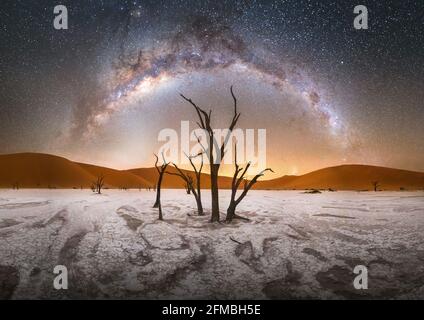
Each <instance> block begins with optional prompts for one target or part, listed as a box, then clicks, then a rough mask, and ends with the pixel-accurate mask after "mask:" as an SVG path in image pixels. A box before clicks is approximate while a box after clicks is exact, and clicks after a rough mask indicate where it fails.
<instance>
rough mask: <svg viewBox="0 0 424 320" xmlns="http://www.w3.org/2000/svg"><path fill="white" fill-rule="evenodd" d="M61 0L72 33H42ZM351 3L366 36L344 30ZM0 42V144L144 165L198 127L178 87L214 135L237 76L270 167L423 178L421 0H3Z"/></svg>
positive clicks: (247, 117)
mask: <svg viewBox="0 0 424 320" xmlns="http://www.w3.org/2000/svg"><path fill="white" fill-rule="evenodd" d="M59 4H62V5H65V6H66V7H67V9H68V14H69V18H68V25H69V29H68V30H56V29H54V27H53V19H54V14H53V8H54V7H55V6H56V5H59ZM358 4H362V5H365V6H367V8H368V11H369V23H368V25H369V29H368V30H356V29H354V27H353V20H354V18H355V14H354V13H353V8H354V7H355V6H356V5H358ZM0 40H1V46H0V124H1V125H0V153H4V154H5V153H15V152H43V153H51V154H56V155H60V156H65V157H67V158H69V159H71V160H74V161H81V162H88V163H94V164H99V165H105V166H109V167H113V168H118V169H126V168H132V167H141V166H152V165H153V163H154V158H153V155H152V154H153V152H156V151H157V150H158V148H159V147H160V146H161V144H163V142H158V139H157V137H158V133H159V132H160V130H162V129H164V128H173V129H175V130H177V131H179V128H180V121H181V120H189V121H191V123H190V129H195V128H196V124H195V121H196V120H197V118H196V114H195V112H194V111H193V109H192V108H191V107H190V105H188V104H187V102H185V101H184V100H183V99H182V98H181V97H180V96H179V94H180V93H183V94H184V95H186V96H187V97H190V98H192V99H193V100H194V101H195V102H196V103H198V104H199V106H201V107H203V108H205V109H206V110H209V109H211V110H212V111H213V113H212V115H213V125H214V127H217V128H225V127H226V126H227V125H228V122H229V121H230V119H231V116H232V99H231V95H230V92H229V87H230V86H231V85H233V86H234V92H235V94H236V96H237V98H238V103H239V111H240V112H241V114H242V115H241V118H240V121H239V124H238V125H239V127H240V128H242V129H247V128H252V129H260V128H265V129H266V130H267V165H268V166H271V167H272V168H273V169H274V170H275V171H276V174H275V176H281V175H284V174H303V173H306V172H309V171H312V170H316V169H320V168H323V167H327V166H332V165H339V164H350V163H361V164H372V165H382V166H388V167H396V168H402V169H409V170H417V171H424V139H423V138H424V105H423V104H424V102H423V101H424V81H423V78H424V2H423V1H421V0H416V1H361V2H358V1H318V0H316V1H308V0H287V1H284V0H278V1H241V0H240V1H237V0H236V1H199V0H194V1H189V0H181V1H179V0H175V1H158V0H154V1H153V0H152V1H146V0H132V1H126V0H96V1H90V0H84V1H79V0H72V1H65V0H61V1H59V0H58V1H44V0H38V1H29V0H25V1H23V0H13V1H11V0H6V1H3V2H2V5H1V7H0ZM225 170H226V169H225V168H224V171H225ZM225 173H226V172H224V174H225Z"/></svg>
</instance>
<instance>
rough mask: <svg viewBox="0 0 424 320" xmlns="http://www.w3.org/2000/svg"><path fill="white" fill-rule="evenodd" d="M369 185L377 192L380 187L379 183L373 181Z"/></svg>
mask: <svg viewBox="0 0 424 320" xmlns="http://www.w3.org/2000/svg"><path fill="white" fill-rule="evenodd" d="M371 184H372V186H373V187H374V191H378V188H379V187H380V182H378V181H373V182H371Z"/></svg>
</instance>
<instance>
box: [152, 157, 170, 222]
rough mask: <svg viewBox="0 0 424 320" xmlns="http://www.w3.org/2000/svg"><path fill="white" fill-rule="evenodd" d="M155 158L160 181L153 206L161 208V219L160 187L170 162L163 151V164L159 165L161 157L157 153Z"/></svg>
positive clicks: (160, 212) (160, 213) (160, 215)
mask: <svg viewBox="0 0 424 320" xmlns="http://www.w3.org/2000/svg"><path fill="white" fill-rule="evenodd" d="M155 158H156V162H155V167H156V170H157V171H158V174H159V177H158V183H157V185H156V201H155V204H154V205H153V208H159V220H163V215H162V205H161V202H160V189H161V185H162V179H163V174H164V173H165V172H166V168H167V167H168V165H169V162H166V161H165V157H164V155H163V153H162V164H161V165H160V166H159V165H158V163H159V158H158V156H157V155H156V154H155Z"/></svg>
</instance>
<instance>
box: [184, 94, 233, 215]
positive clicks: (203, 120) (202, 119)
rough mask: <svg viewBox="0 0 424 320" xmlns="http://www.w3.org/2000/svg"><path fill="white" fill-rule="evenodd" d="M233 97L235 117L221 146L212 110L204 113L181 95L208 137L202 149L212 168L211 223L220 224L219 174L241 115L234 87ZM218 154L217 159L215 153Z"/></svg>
mask: <svg viewBox="0 0 424 320" xmlns="http://www.w3.org/2000/svg"><path fill="white" fill-rule="evenodd" d="M230 92H231V96H232V98H233V101H234V115H233V118H232V120H231V123H230V125H229V127H228V132H227V135H226V137H225V139H224V141H223V142H222V144H221V146H219V142H218V141H217V140H216V138H215V135H214V130H213V128H212V127H211V114H212V110H209V113H207V112H206V111H204V110H203V109H202V108H200V107H198V106H197V105H196V104H195V103H194V102H193V101H192V100H191V99H189V98H186V97H185V96H184V95H183V94H180V95H181V97H182V98H183V99H184V100H186V101H187V102H189V103H190V104H191V105H192V106H193V107H194V109H195V110H196V113H197V116H198V117H199V122H197V125H198V126H199V127H200V128H201V129H203V130H204V131H205V132H206V133H207V136H208V138H209V139H208V146H207V148H205V146H203V145H202V148H203V150H204V152H205V154H206V155H207V157H208V160H209V167H210V179H211V196H212V212H211V222H219V194H218V193H219V191H218V172H219V168H220V166H221V161H222V159H223V158H224V154H225V146H226V144H227V142H228V140H229V138H230V135H231V133H232V131H233V129H234V127H235V126H236V124H237V121H238V119H239V117H240V113H237V99H236V97H235V95H234V92H233V87H232V86H231V87H230ZM215 152H216V156H217V157H216V158H215V154H214V153H215Z"/></svg>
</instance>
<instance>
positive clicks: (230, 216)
mask: <svg viewBox="0 0 424 320" xmlns="http://www.w3.org/2000/svg"><path fill="white" fill-rule="evenodd" d="M235 215H236V204H235V202H233V201H231V203H230V205H229V206H228V209H227V218H226V221H227V222H231V221H232V220H233V219H234V217H235Z"/></svg>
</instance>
